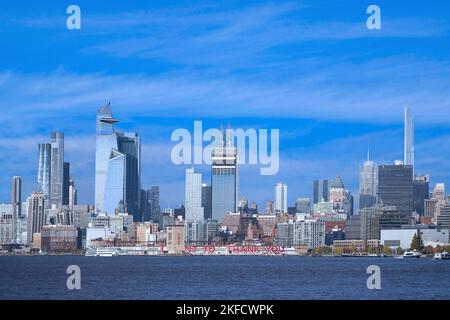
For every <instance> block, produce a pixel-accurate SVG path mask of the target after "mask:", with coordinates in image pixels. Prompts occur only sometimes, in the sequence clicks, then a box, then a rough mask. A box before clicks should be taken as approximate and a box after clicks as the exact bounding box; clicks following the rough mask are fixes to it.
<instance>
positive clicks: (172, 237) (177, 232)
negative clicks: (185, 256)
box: [167, 224, 185, 254]
mask: <svg viewBox="0 0 450 320" xmlns="http://www.w3.org/2000/svg"><path fill="white" fill-rule="evenodd" d="M184 239H185V235H184V225H183V224H179V225H170V226H168V227H167V251H168V253H171V254H174V253H182V252H183V251H184V250H185V240H184Z"/></svg>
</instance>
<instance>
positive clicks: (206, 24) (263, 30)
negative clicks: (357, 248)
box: [0, 0, 450, 207]
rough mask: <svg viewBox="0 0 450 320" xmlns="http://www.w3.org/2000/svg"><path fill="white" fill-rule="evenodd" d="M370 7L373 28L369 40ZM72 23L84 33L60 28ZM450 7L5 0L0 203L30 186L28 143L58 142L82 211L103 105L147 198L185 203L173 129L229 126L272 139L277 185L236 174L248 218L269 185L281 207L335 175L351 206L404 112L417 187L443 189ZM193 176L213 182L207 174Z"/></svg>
mask: <svg viewBox="0 0 450 320" xmlns="http://www.w3.org/2000/svg"><path fill="white" fill-rule="evenodd" d="M372 3H375V4H377V5H379V6H380V8H381V17H382V29H381V30H368V29H367V28H366V19H367V17H368V15H367V14H366V8H367V7H368V5H370V4H372ZM70 4H77V5H79V6H80V8H81V14H82V29H81V30H68V29H67V28H66V18H67V14H66V8H67V7H68V6H69V5H70ZM449 12H450V4H449V3H448V1H444V0H442V1H433V5H430V4H429V3H426V2H424V1H402V0H400V1H361V0H355V1H349V0H345V1H293V2H286V1H283V2H279V1H271V2H263V1H245V2H243V1H207V2H196V3H195V4H193V3H192V2H191V1H179V2H176V1H173V2H172V1H171V2H167V1H132V0H130V1H108V2H106V1H92V0H89V1H70V2H69V1H33V2H32V3H30V2H28V1H22V0H18V1H14V2H6V1H2V4H1V8H0V29H1V32H0V40H1V44H2V50H0V115H1V119H2V125H1V126H0V152H1V154H2V157H1V159H2V160H1V162H0V201H9V188H10V179H11V176H13V175H20V176H22V177H23V178H24V192H25V194H24V195H25V196H26V195H27V194H28V193H30V192H31V191H32V190H33V188H34V186H35V180H36V170H37V144H38V143H39V142H44V141H47V140H48V139H49V138H48V136H49V134H50V132H51V131H52V130H60V131H63V132H65V134H66V159H67V160H68V161H70V162H71V163H72V176H73V178H74V179H75V182H76V184H77V187H78V188H79V189H80V200H81V201H82V202H85V203H86V202H89V203H92V202H93V200H94V196H93V191H94V188H93V186H94V156H95V154H94V152H95V112H96V110H97V109H98V107H99V106H101V105H102V104H104V103H106V102H109V101H111V104H112V107H113V112H114V115H115V117H117V118H119V119H121V120H122V123H121V124H120V126H119V127H120V129H121V130H123V131H137V132H138V133H139V134H140V135H141V136H142V142H143V159H142V166H143V169H142V170H143V176H142V183H143V186H144V187H149V186H150V185H154V184H157V185H160V186H161V198H162V206H163V207H166V206H167V204H168V203H169V204H170V205H171V206H176V205H178V204H179V203H181V202H182V201H183V194H184V193H183V189H184V169H185V168H186V167H184V166H175V165H173V164H172V163H171V160H170V151H171V148H172V146H173V145H174V144H173V143H171V142H170V135H171V132H172V131H173V130H174V129H176V128H187V129H189V130H192V129H193V121H194V120H203V123H204V124H203V126H204V128H210V127H219V126H220V125H221V124H225V125H226V124H228V123H230V124H231V125H232V126H233V127H236V128H237V127H241V128H268V129H271V128H274V129H280V139H281V141H280V144H281V151H280V154H281V158H280V171H279V173H278V174H277V175H276V176H260V175H259V168H258V167H254V166H252V167H250V166H244V167H243V168H242V169H241V195H246V196H247V197H248V198H249V199H250V200H255V201H257V202H258V204H259V205H260V206H264V204H265V202H266V201H267V200H269V199H273V193H274V191H273V186H274V185H275V183H276V182H278V181H283V182H285V183H286V184H288V194H289V202H290V203H291V204H292V202H293V201H294V200H295V198H296V197H298V196H311V192H312V181H313V179H317V178H333V177H335V176H336V175H338V174H339V175H341V176H342V178H343V181H344V184H345V185H346V187H348V188H349V189H350V190H351V191H352V192H353V193H354V194H355V195H356V194H357V188H358V170H359V166H360V165H361V163H362V162H363V161H364V159H365V156H366V152H367V148H370V149H371V154H372V156H373V158H374V160H375V161H377V163H391V162H393V161H394V160H395V159H402V157H403V155H402V150H403V149H402V148H403V140H402V134H403V132H402V130H403V127H402V126H403V123H402V121H403V108H404V107H405V106H406V105H409V106H410V107H411V109H412V111H413V115H414V120H415V126H416V172H417V173H429V174H430V176H431V181H432V183H436V182H445V183H448V182H450V164H449V161H448V159H449V156H450V151H449V148H448V147H447V146H448V142H449V138H450V131H449V116H450V99H449V95H450V93H449V92H450V90H449V89H450V77H449V75H450V55H449V53H450V20H449V19H448V17H449ZM197 169H198V170H199V171H201V172H203V173H204V174H205V177H204V180H205V182H208V180H209V168H208V167H204V166H199V167H197Z"/></svg>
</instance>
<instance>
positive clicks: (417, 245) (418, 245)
mask: <svg viewBox="0 0 450 320" xmlns="http://www.w3.org/2000/svg"><path fill="white" fill-rule="evenodd" d="M423 248H424V245H423V241H422V237H421V236H420V232H416V233H415V234H414V236H413V238H412V241H411V250H417V251H420V250H422V249H423Z"/></svg>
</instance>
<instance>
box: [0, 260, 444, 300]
mask: <svg viewBox="0 0 450 320" xmlns="http://www.w3.org/2000/svg"><path fill="white" fill-rule="evenodd" d="M69 265H78V266H79V267H80V268H81V286H82V288H81V290H68V289H67V287H66V280H67V277H68V275H67V274H66V269H67V267H68V266H69ZM369 265H378V266H379V267H380V269H381V287H382V289H381V290H369V289H367V286H366V282H367V277H368V275H367V274H366V269H367V267H368V266H369ZM449 283H450V261H435V260H431V259H405V260H403V259H392V258H369V257H368V258H313V257H296V256H280V257H257V256H253V257H252V256H229V257H222V256H210V257H194V256H192V257H132V256H128V257H109V258H101V257H81V256H46V257H44V256H28V257H26V256H9V257H8V256H4V257H0V299H150V300H153V299H156V300H165V299H171V300H190V299H193V300H197V299H213V300H219V299H231V300H234V299H250V300H251V299H295V300H297V299H305V300H309V299H318V300H321V299H446V300H448V299H450V286H449V285H448V284H449Z"/></svg>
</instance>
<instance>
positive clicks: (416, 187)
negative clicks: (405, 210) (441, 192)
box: [413, 176, 430, 216]
mask: <svg viewBox="0 0 450 320" xmlns="http://www.w3.org/2000/svg"><path fill="white" fill-rule="evenodd" d="M429 193H430V178H429V176H415V177H414V183H413V210H414V211H415V212H417V213H418V214H419V215H421V216H423V215H424V214H425V200H426V199H429V197H430V194H429Z"/></svg>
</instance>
